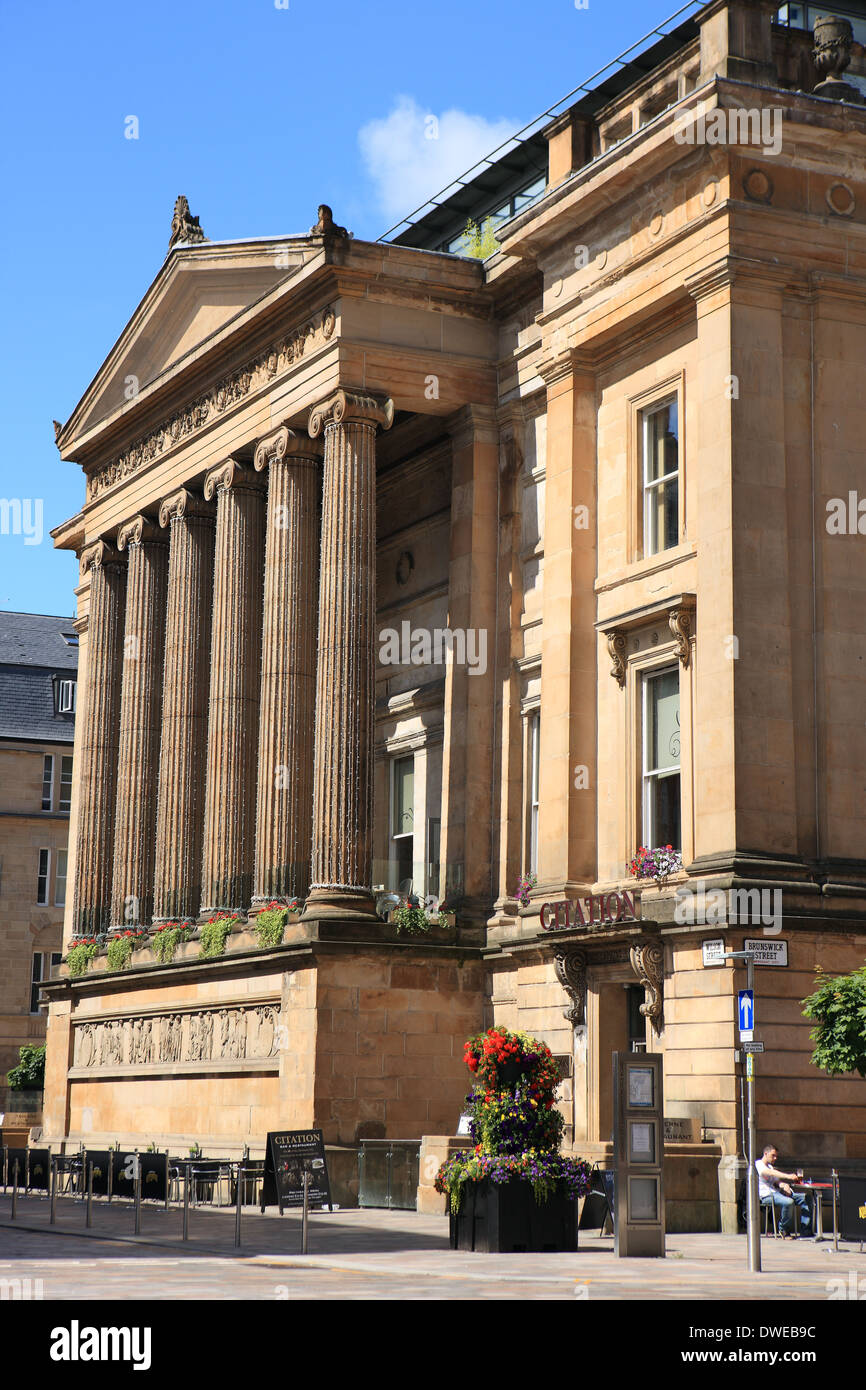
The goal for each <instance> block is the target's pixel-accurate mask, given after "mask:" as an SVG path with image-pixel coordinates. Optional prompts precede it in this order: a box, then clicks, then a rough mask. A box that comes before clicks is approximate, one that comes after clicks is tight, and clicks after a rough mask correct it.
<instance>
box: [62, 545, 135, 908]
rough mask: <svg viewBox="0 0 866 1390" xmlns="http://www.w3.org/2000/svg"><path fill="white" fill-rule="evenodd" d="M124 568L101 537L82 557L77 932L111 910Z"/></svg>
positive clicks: (114, 551)
mask: <svg viewBox="0 0 866 1390" xmlns="http://www.w3.org/2000/svg"><path fill="white" fill-rule="evenodd" d="M125 569H126V562H125V561H122V560H121V559H120V556H119V555H118V553H117V551H116V550H115V549H114V547H113V546H111V545H109V544H108V543H107V541H97V542H96V544H95V545H92V546H90V547H88V549H87V550H85V551H84V553H83V554H82V557H81V575H82V578H83V577H84V576H85V575H86V574H87V573H88V572H89V573H90V610H89V617H88V626H87V668H86V674H85V682H86V688H85V692H84V710H83V715H82V714H81V713H80V714H79V720H80V722H81V726H82V733H81V741H80V743H77V746H76V750H75V755H76V758H77V759H78V764H79V774H78V775H79V789H78V827H77V841H76V844H77V848H76V855H75V866H76V867H75V910H74V913H73V922H74V930H75V932H76V933H78V934H91V933H95V932H100V931H103V930H104V929H105V928H106V927H107V926H108V919H109V915H110V907H111V899H110V888H111V856H112V850H113V847H114V810H115V791H116V786H117V747H118V729H119V723H120V667H121V660H122V656H123V615H124V607H125V603H126V575H125V573H124V571H125Z"/></svg>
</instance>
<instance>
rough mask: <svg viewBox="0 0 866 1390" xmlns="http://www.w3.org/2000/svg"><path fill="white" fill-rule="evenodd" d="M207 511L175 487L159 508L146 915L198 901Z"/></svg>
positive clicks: (210, 515)
mask: <svg viewBox="0 0 866 1390" xmlns="http://www.w3.org/2000/svg"><path fill="white" fill-rule="evenodd" d="M214 513H215V509H214V507H213V504H212V503H209V502H205V501H204V500H203V499H202V498H201V497H196V496H195V495H194V494H193V493H191V492H188V491H186V489H183V488H182V489H181V490H180V491H179V492H175V493H174V494H172V496H170V497H166V498H165V500H164V501H163V503H162V506H161V507H160V509H159V522H160V525H161V526H165V527H169V528H170V553H169V563H168V601H167V605H166V627H165V672H164V680H163V696H162V741H161V744H160V754H159V797H158V808H157V817H156V866H155V872H154V889H153V893H154V903H153V915H154V918H155V919H156V920H158V921H166V920H168V919H171V918H183V917H195V916H196V914H197V913H198V910H199V906H200V904H201V862H202V841H203V834H204V781H205V767H206V757H207V711H208V693H209V689H210V642H211V603H212V596H213V556H214Z"/></svg>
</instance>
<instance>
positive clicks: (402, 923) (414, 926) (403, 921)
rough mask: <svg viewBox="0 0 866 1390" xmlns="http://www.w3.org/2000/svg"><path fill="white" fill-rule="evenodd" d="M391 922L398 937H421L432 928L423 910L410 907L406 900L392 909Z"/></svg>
mask: <svg viewBox="0 0 866 1390" xmlns="http://www.w3.org/2000/svg"><path fill="white" fill-rule="evenodd" d="M391 921H392V922H393V923H394V926H395V927H396V928H397V935H398V936H421V935H422V934H423V933H424V932H428V931H429V930H430V927H431V926H432V923H431V921H430V918H429V917H428V916H427V913H426V912H425V910H424V908H423V907H412V906H411V905H410V903H409V901H408V899H406V900H405V901H404V902H402V903H401V904H400V906H399V907H397V908H395V909H394V913H393V915H392V917H391Z"/></svg>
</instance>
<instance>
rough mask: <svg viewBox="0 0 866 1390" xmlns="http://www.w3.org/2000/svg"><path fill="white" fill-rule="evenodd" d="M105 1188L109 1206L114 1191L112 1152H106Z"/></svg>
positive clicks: (110, 1150) (111, 1150)
mask: <svg viewBox="0 0 866 1390" xmlns="http://www.w3.org/2000/svg"><path fill="white" fill-rule="evenodd" d="M106 1187H107V1191H108V1205H109V1206H111V1194H112V1192H113V1191H114V1150H113V1149H109V1150H108V1173H107V1175H106Z"/></svg>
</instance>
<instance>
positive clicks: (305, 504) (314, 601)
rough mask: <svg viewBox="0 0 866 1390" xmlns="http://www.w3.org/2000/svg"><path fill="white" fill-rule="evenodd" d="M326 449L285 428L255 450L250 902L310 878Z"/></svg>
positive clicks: (288, 891)
mask: <svg viewBox="0 0 866 1390" xmlns="http://www.w3.org/2000/svg"><path fill="white" fill-rule="evenodd" d="M321 453H322V449H321V444H320V443H318V442H316V443H314V442H313V441H312V440H310V439H308V438H307V437H306V436H305V435H298V434H296V433H295V432H294V430H291V429H289V428H288V427H287V426H285V425H284V426H282V427H281V428H280V429H279V430H277V431H276V433H275V434H272V435H269V436H268V438H267V439H263V440H262V441H261V443H260V444H259V446H258V448H257V449H256V455H255V467H256V469H257V471H261V470H262V469H265V468H267V469H268V470H269V471H268V506H267V521H266V539H265V592H264V615H263V622H262V684H261V704H260V716H259V764H258V796H257V801H256V853H255V872H254V876H253V906H254V907H260V906H261V905H262V904H263V903H265V902H268V901H269V900H271V899H274V898H278V899H282V898H291V897H295V896H297V897H299V898H303V897H305V896H306V893H307V888H308V886H309V882H310V837H311V834H312V820H313V721H314V718H315V708H316V625H317V605H318V592H319V490H320V478H319V461H320V459H321Z"/></svg>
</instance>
